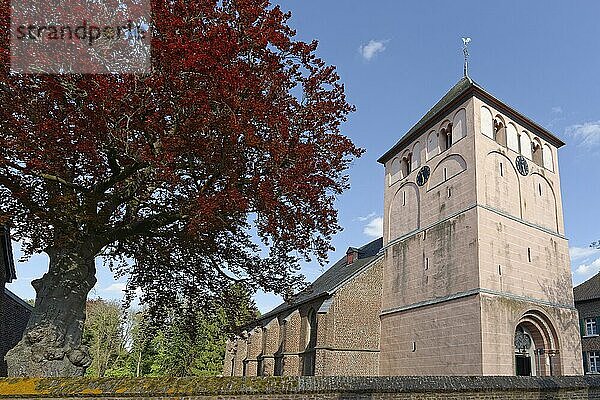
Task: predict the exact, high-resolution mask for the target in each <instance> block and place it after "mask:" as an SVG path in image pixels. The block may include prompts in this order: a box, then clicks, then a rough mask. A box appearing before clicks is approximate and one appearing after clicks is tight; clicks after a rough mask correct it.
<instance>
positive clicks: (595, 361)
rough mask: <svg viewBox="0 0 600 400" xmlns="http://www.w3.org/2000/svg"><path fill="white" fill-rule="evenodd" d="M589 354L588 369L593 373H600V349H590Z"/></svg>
mask: <svg viewBox="0 0 600 400" xmlns="http://www.w3.org/2000/svg"><path fill="white" fill-rule="evenodd" d="M587 354H588V370H589V372H590V373H592V374H597V373H600V351H590V352H588V353H587Z"/></svg>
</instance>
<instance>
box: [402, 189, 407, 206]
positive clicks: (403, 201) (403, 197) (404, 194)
mask: <svg viewBox="0 0 600 400" xmlns="http://www.w3.org/2000/svg"><path fill="white" fill-rule="evenodd" d="M402 205H403V206H405V205H406V192H402Z"/></svg>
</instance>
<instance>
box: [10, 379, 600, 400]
mask: <svg viewBox="0 0 600 400" xmlns="http://www.w3.org/2000/svg"><path fill="white" fill-rule="evenodd" d="M71 398H78V399H101V400H116V399H136V400H142V399H161V400H170V399H173V400H174V399H185V400H195V399H244V400H246V399H247V400H250V399H252V400H258V399H270V400H292V399H365V400H366V399H381V400H383V399H406V400H408V399H410V400H434V399H448V400H459V399H481V400H484V399H485V400H492V399H498V400H500V399H502V400H506V399H508V400H512V399H531V400H533V399H544V400H551V399H552V400H554V399H576V400H579V399H581V400H583V399H586V400H590V399H595V400H600V376H585V377H547V378H538V377H493V376H485V377H268V378H139V379H133V378H126V379H125V378H123V379H120V378H104V379H86V378H43V379H42V378H25V379H20V378H19V379H17V378H8V379H0V399H62V400H64V399H71Z"/></svg>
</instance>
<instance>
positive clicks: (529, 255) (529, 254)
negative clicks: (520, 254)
mask: <svg viewBox="0 0 600 400" xmlns="http://www.w3.org/2000/svg"><path fill="white" fill-rule="evenodd" d="M527 259H528V260H529V262H531V248H530V247H528V248H527Z"/></svg>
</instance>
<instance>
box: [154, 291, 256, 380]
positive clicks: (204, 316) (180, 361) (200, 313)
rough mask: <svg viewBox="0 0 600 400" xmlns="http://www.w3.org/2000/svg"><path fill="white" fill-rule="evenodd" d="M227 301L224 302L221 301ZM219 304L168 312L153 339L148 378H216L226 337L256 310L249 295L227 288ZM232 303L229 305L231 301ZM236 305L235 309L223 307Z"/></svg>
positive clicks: (221, 364) (220, 371) (220, 369)
mask: <svg viewBox="0 0 600 400" xmlns="http://www.w3.org/2000/svg"><path fill="white" fill-rule="evenodd" d="M225 298H227V299H228V301H224V299H225ZM224 299H223V301H221V302H214V303H212V304H211V306H210V307H208V308H204V309H200V308H196V307H194V305H189V306H188V307H181V308H183V309H184V310H187V312H183V313H172V314H171V315H170V316H169V318H168V319H167V321H166V323H165V328H163V329H161V330H160V331H158V332H157V334H156V335H155V336H154V338H153V341H152V346H153V348H154V351H155V356H154V361H153V363H152V366H151V374H152V375H168V376H216V375H220V374H221V373H222V371H223V359H224V356H225V346H226V343H227V338H228V336H229V335H230V334H231V333H232V332H233V330H234V329H235V328H236V327H239V326H242V325H244V324H246V323H248V322H250V321H251V320H252V319H254V318H256V316H257V315H258V311H257V309H256V305H255V304H254V302H253V301H252V300H251V298H250V296H249V294H248V293H247V292H246V291H245V290H244V289H242V288H241V287H240V286H237V285H234V286H231V287H230V288H229V289H228V290H227V291H226V292H225V294H224ZM232 299H233V300H234V301H233V302H231V300H232ZM228 304H238V307H227V306H226V305H228Z"/></svg>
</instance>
